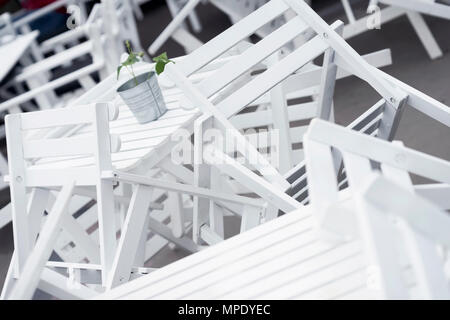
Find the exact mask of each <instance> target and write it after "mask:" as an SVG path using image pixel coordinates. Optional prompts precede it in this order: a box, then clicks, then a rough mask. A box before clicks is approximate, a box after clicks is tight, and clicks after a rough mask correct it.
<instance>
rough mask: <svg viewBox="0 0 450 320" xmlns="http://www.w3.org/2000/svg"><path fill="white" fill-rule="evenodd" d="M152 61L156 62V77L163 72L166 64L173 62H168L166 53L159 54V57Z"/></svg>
mask: <svg viewBox="0 0 450 320" xmlns="http://www.w3.org/2000/svg"><path fill="white" fill-rule="evenodd" d="M153 61H154V62H156V66H155V71H156V74H157V75H160V74H161V73H163V72H164V69H165V67H166V64H168V63H169V62H173V61H172V60H169V58H168V57H167V53H166V52H164V53H162V54H160V55H159V56H157V57H155V58H153Z"/></svg>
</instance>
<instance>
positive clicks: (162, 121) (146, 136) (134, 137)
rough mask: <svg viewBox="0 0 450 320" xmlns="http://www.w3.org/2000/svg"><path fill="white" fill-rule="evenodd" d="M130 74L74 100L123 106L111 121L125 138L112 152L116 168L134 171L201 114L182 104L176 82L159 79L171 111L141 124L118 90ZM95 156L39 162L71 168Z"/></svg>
mask: <svg viewBox="0 0 450 320" xmlns="http://www.w3.org/2000/svg"><path fill="white" fill-rule="evenodd" d="M151 68H152V66H151V65H148V64H146V65H142V66H141V67H138V68H135V72H136V74H139V73H142V72H145V71H148V70H150V69H151ZM207 74H208V72H204V73H201V74H197V75H196V76H194V78H195V79H200V78H202V77H204V76H206V75H207ZM127 78H128V76H127V75H126V74H124V76H123V77H122V76H121V79H119V81H117V80H116V75H115V74H113V75H111V76H110V77H108V78H107V79H105V80H103V81H102V82H101V83H99V84H98V85H97V86H96V87H94V88H93V89H91V90H90V91H88V92H87V93H86V94H85V95H84V97H85V98H84V97H80V99H78V100H77V102H75V104H71V105H72V106H74V107H75V105H76V104H87V103H94V102H112V103H114V104H116V105H118V107H119V117H118V119H117V120H114V121H111V122H110V133H111V134H117V135H119V137H120V140H121V148H120V151H119V152H116V153H113V154H112V160H113V166H114V168H116V169H118V170H121V171H131V170H133V169H135V168H137V167H139V165H140V164H141V163H142V162H144V161H145V160H146V159H147V158H148V157H150V156H152V155H153V154H154V153H155V152H158V150H159V149H158V148H159V147H161V146H162V145H164V144H166V143H168V142H170V140H171V138H172V134H173V133H175V132H176V131H177V130H178V129H180V128H184V127H189V126H192V124H193V122H194V120H195V119H196V118H197V117H198V116H199V111H198V109H192V110H185V109H183V108H181V107H180V100H181V99H182V97H183V96H184V95H183V93H182V92H181V91H180V90H179V89H178V88H176V87H174V86H172V85H170V84H169V85H167V82H166V85H164V83H165V82H164V81H159V82H160V86H161V89H162V92H163V96H164V100H165V102H166V106H167V109H168V111H167V112H166V113H165V114H164V115H163V116H162V117H161V118H159V119H158V120H156V121H152V122H148V123H145V124H139V123H138V122H137V120H136V118H135V117H134V116H133V114H132V113H131V111H130V110H129V108H128V107H127V106H126V105H125V103H124V102H123V100H122V99H121V98H120V97H119V96H118V94H117V93H116V87H117V86H119V85H120V84H121V83H123V82H124V81H125V80H126V79H127ZM90 130H91V128H90V127H89V126H85V127H83V128H81V129H79V130H78V131H76V132H74V133H73V134H74V135H77V136H78V135H84V134H89V132H90ZM93 161H94V159H93V158H92V157H85V156H79V157H70V158H67V157H66V158H50V159H42V160H41V161H39V162H38V163H37V165H39V167H40V168H47V167H48V168H68V167H80V166H90V165H93V164H94V163H93Z"/></svg>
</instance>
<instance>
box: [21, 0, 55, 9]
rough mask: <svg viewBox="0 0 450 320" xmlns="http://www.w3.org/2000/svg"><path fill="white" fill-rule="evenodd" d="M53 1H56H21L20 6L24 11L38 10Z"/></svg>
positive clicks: (53, 0)
mask: <svg viewBox="0 0 450 320" xmlns="http://www.w3.org/2000/svg"><path fill="white" fill-rule="evenodd" d="M55 1H57V0H23V1H21V4H22V8H25V9H39V8H42V7H45V6H46V5H48V4H50V3H52V2H55Z"/></svg>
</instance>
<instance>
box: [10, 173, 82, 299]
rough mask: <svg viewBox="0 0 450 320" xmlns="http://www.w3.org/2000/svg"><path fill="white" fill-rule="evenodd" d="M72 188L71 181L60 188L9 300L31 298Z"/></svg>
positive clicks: (57, 232)
mask: <svg viewBox="0 0 450 320" xmlns="http://www.w3.org/2000/svg"><path fill="white" fill-rule="evenodd" d="M74 186H75V182H74V181H72V182H69V183H68V184H66V185H65V186H64V187H63V188H62V190H61V193H60V194H59V196H58V198H57V200H56V202H55V205H54V206H53V209H52V211H51V212H50V214H49V215H48V218H47V221H46V223H45V225H44V227H43V228H42V230H41V232H40V233H39V234H40V236H39V239H38V241H37V242H36V246H35V247H34V249H33V250H32V252H31V254H30V256H29V257H28V259H27V260H26V262H25V266H24V268H23V271H22V273H21V275H20V278H19V280H18V281H17V283H16V285H15V287H14V288H13V291H12V292H11V296H10V299H12V300H24V299H25V300H28V299H31V298H32V297H33V294H34V291H35V290H36V288H37V286H38V284H39V280H40V277H41V272H42V269H43V268H44V266H45V263H46V262H47V261H48V259H49V257H50V255H51V253H52V250H53V245H54V243H55V240H56V238H57V236H58V234H59V230H60V225H61V222H62V218H63V215H64V214H66V213H67V210H66V209H67V206H68V205H69V201H70V198H71V197H72V193H73V189H74Z"/></svg>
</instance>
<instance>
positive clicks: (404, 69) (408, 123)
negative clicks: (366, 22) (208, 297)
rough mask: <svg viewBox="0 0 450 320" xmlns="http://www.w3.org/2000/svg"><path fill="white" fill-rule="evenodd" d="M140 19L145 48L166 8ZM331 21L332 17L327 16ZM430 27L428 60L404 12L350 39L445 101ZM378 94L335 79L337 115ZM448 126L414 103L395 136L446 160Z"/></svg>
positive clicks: (449, 63)
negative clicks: (386, 55)
mask: <svg viewBox="0 0 450 320" xmlns="http://www.w3.org/2000/svg"><path fill="white" fill-rule="evenodd" d="M144 11H145V19H144V20H143V21H140V22H139V32H140V35H141V39H142V43H143V45H144V47H145V48H147V47H148V46H149V45H150V44H151V43H152V41H153V40H154V39H155V37H156V36H157V35H158V34H159V33H160V32H161V30H162V29H163V27H164V26H165V25H166V24H167V23H168V21H169V12H168V10H167V8H165V7H164V6H156V5H154V4H151V3H150V4H148V5H145V6H144ZM199 15H200V20H201V21H202V23H203V24H204V26H207V28H205V31H204V32H202V33H201V35H200V39H202V40H203V41H205V40H209V39H211V38H212V37H213V36H215V35H217V34H219V33H220V32H221V31H223V30H225V29H226V28H227V27H228V26H229V21H228V19H227V17H226V16H224V15H223V14H222V13H221V12H219V11H218V10H217V9H215V8H213V7H211V6H209V5H206V6H203V5H202V6H200V9H199ZM326 19H327V20H328V22H332V20H334V19H332V18H328V17H327V18H326ZM427 22H429V25H430V28H431V30H432V31H433V33H434V35H435V37H436V39H437V40H438V42H439V44H440V46H441V48H442V50H443V51H444V57H442V58H440V59H437V60H435V61H431V60H430V59H429V58H428V56H427V54H426V52H425V50H424V49H423V47H422V45H421V43H420V42H419V40H418V38H417V36H416V34H415V33H414V31H413V29H412V27H411V25H410V24H409V22H408V21H407V19H406V18H400V19H397V20H395V21H392V22H390V23H388V24H386V25H383V26H382V28H381V30H379V31H378V30H377V31H370V32H367V33H365V34H363V35H360V36H358V37H356V38H354V39H352V40H351V41H350V44H351V45H352V46H353V47H354V48H355V49H356V50H357V51H358V52H359V53H360V54H365V53H369V52H372V51H376V50H380V49H384V48H391V49H392V56H393V62H394V63H393V65H392V66H389V67H387V68H384V70H385V71H387V72H388V73H389V74H391V75H393V76H395V77H397V78H398V79H400V80H402V81H404V82H406V83H408V84H410V85H412V86H413V87H415V88H417V89H419V90H421V91H423V92H425V93H427V94H429V95H430V96H432V97H434V98H436V99H438V100H439V101H441V102H443V103H445V104H447V105H450V82H449V80H450V54H449V53H448V51H449V48H450V33H449V30H450V22H449V21H444V20H438V19H433V18H427ZM163 51H167V52H168V54H169V56H171V57H173V56H177V55H180V54H182V50H181V48H180V47H179V46H178V45H177V44H175V43H173V42H169V43H167V44H166V45H165V46H164V47H163V48H162V50H161V52H163ZM378 99H379V97H378V96H377V94H376V93H375V92H374V91H373V90H372V89H371V88H370V87H368V86H367V85H366V84H364V83H363V82H362V81H360V80H358V79H356V78H354V77H352V78H347V79H343V80H340V81H339V82H338V84H337V88H336V94H335V113H336V121H337V122H338V123H340V124H344V125H345V124H348V123H350V122H351V121H352V120H353V119H355V118H356V117H357V116H358V115H360V114H361V113H362V112H364V111H365V110H366V109H367V108H368V107H370V106H372V105H373V103H375V102H376V101H377V100H378ZM449 137H450V129H449V128H447V127H445V126H443V125H440V124H439V123H437V122H436V121H434V120H432V119H430V118H428V117H426V116H424V115H423V114H421V113H419V112H418V111H415V110H414V109H411V108H409V107H408V108H407V109H406V110H405V113H404V115H403V118H402V120H401V123H400V128H399V130H398V134H397V136H396V139H398V140H402V141H403V142H404V143H405V144H406V145H407V146H409V147H412V148H415V149H417V150H421V151H424V152H427V153H430V154H433V155H436V156H439V157H442V158H444V159H447V160H450V139H449ZM7 197H8V196H7V193H5V194H1V195H0V202H4V201H6V200H7ZM12 250H13V246H12V228H11V225H8V226H6V227H5V228H3V229H2V230H0V288H1V286H2V284H3V279H4V277H5V275H6V271H7V267H8V264H9V259H10V258H11V254H12ZM181 254H182V253H180V252H169V251H164V252H163V253H162V254H161V255H160V256H159V257H157V259H155V261H153V262H152V265H153V266H159V265H162V264H163V263H165V262H167V261H168V260H169V261H171V260H173V259H175V258H176V257H178V256H179V255H181Z"/></svg>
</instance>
